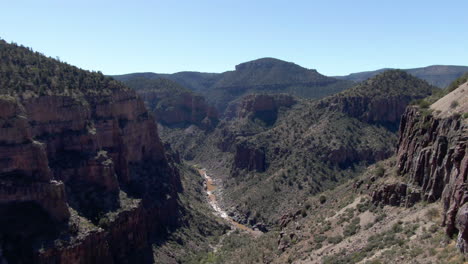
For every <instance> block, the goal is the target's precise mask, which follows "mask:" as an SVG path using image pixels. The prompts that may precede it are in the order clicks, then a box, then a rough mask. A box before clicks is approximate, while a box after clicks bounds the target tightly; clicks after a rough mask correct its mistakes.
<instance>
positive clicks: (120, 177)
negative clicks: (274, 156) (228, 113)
mask: <svg viewBox="0 0 468 264" xmlns="http://www.w3.org/2000/svg"><path fill="white" fill-rule="evenodd" d="M0 52H1V53H2V54H7V55H5V56H6V58H7V59H5V60H3V61H2V63H0V66H2V67H4V68H5V69H7V71H6V72H2V73H1V75H0V81H2V83H3V86H2V88H1V89H0V126H1V129H0V213H1V214H2V215H3V216H5V217H2V219H0V222H1V223H0V251H1V252H2V254H1V255H2V257H4V258H5V259H6V260H7V261H8V263H31V262H37V263H99V262H101V263H128V262H138V263H145V262H146V263H147V262H153V261H154V260H153V259H152V251H151V242H152V241H154V240H155V239H158V238H161V237H162V236H163V235H164V232H166V230H167V229H170V228H171V227H173V226H174V225H176V224H177V220H176V215H177V212H178V204H177V193H178V192H179V191H180V190H181V185H180V179H179V175H178V171H177V170H176V169H175V167H174V166H172V165H171V164H172V161H171V160H170V159H171V158H170V157H169V158H168V157H166V154H165V150H164V147H163V145H162V143H161V141H160V139H159V136H158V132H157V126H156V123H155V122H154V119H153V118H152V116H151V115H150V114H149V113H148V111H147V110H146V108H145V105H144V103H143V101H142V100H141V99H139V98H138V97H137V95H136V93H135V92H134V91H133V90H130V89H129V88H126V87H125V86H123V85H121V84H119V83H117V82H115V81H113V80H111V79H106V78H105V77H104V76H102V74H97V73H90V72H85V71H81V70H79V69H77V68H74V67H72V66H69V65H65V64H62V63H59V62H57V61H54V60H52V59H49V58H45V57H43V56H42V55H40V54H37V53H32V52H30V51H29V50H27V49H25V48H20V47H16V46H13V45H8V44H5V43H3V42H1V43H0ZM16 53H18V54H23V55H22V56H20V55H18V56H17V57H11V58H10V57H8V56H13V55H15V54H16ZM12 54H13V55H12ZM5 56H4V57H5ZM19 58H22V59H19ZM8 59H11V60H8ZM5 65H7V66H5ZM41 67H43V68H41ZM12 69H17V70H15V71H13V70H12ZM51 69H53V70H55V71H56V72H55V73H54V72H52V73H51ZM53 70H52V71H53ZM38 71H43V72H40V74H39V75H38V74H37V72H38ZM18 72H19V73H20V74H18ZM41 74H42V75H41ZM41 76H42V77H41ZM67 76H68V77H67ZM41 78H42V79H41ZM29 80H35V81H34V82H35V84H34V85H31V82H29ZM12 83H13V84H15V83H16V85H17V86H12V85H11V84H12ZM44 89H45V90H44ZM0 259H1V257H0Z"/></svg>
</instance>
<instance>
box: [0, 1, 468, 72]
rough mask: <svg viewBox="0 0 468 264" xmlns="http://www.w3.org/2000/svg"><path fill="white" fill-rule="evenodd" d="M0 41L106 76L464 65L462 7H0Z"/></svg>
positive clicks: (467, 21) (466, 38)
mask: <svg viewBox="0 0 468 264" xmlns="http://www.w3.org/2000/svg"><path fill="white" fill-rule="evenodd" d="M0 4H1V6H2V12H1V13H2V15H1V16H0V25H1V26H0V37H1V38H3V39H5V40H7V41H14V42H17V43H19V44H23V45H25V46H29V47H32V48H33V49H34V50H37V51H40V52H42V53H44V54H46V55H48V56H52V57H57V56H58V57H60V59H61V60H63V61H66V62H68V63H70V64H73V65H76V66H78V67H81V68H83V69H88V70H96V71H97V70H100V71H102V72H103V73H105V74H122V73H129V72H146V71H150V72H165V73H173V72H178V71H185V70H193V71H203V72H223V71H227V70H232V69H234V66H235V65H236V64H239V63H241V62H245V61H249V60H252V59H257V58H261V57H275V58H279V59H283V60H286V61H292V62H295V63H297V64H299V65H301V66H303V67H306V68H312V69H317V70H318V71H319V72H321V73H323V74H326V75H344V74H348V73H351V72H358V71H365V70H374V69H378V68H383V67H395V68H411V67H420V66H427V65H432V64H451V65H468V34H467V32H468V1H467V0H445V1H440V0H439V1H433V0H425V1H422V0H405V1H403V0H392V1H390V0H380V1H377V0H373V1H371V0H353V1H351V0H341V1H338V0H327V1H325V0H323V1H319V0H317V1H314V0H308V1H306V0H304V1H294V0H289V1H277V0H269V1H263V0H259V1H254V0H250V1H244V0H236V1H230V0H218V1H214V0H192V1H178V0H172V1H159V0H154V1H141V0H134V1H118V0H115V1H107V0H106V1H99V0H95V1H88V0H81V1H63V0H61V1H52V0H50V1H48V0H43V1H23V0H14V1H12V0H0Z"/></svg>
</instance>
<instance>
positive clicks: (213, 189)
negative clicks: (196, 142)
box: [199, 169, 262, 236]
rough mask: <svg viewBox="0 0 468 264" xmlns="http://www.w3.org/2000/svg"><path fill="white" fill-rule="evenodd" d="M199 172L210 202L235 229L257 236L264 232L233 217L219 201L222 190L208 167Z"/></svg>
mask: <svg viewBox="0 0 468 264" xmlns="http://www.w3.org/2000/svg"><path fill="white" fill-rule="evenodd" d="M199 173H200V175H202V176H203V178H204V179H205V183H204V185H205V192H206V195H207V196H208V202H209V204H210V206H211V207H212V208H213V210H214V211H215V212H216V214H217V215H218V216H220V217H222V218H224V219H225V220H226V221H227V222H228V223H229V224H230V226H231V227H232V228H234V229H239V230H242V231H246V232H248V233H250V234H252V235H255V236H258V235H261V234H262V232H261V231H258V230H254V229H252V228H250V227H248V226H246V225H243V224H241V223H239V222H236V221H235V220H234V219H233V218H231V217H230V216H229V214H228V213H227V212H226V211H225V210H224V209H223V208H222V207H221V206H220V205H219V203H218V198H217V195H219V194H220V193H221V192H220V191H219V189H218V186H217V184H216V183H215V181H214V180H213V178H211V177H210V176H208V173H207V170H206V169H200V170H199Z"/></svg>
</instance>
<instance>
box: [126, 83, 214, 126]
mask: <svg viewBox="0 0 468 264" xmlns="http://www.w3.org/2000/svg"><path fill="white" fill-rule="evenodd" d="M124 83H125V84H126V85H128V86H129V87H131V88H133V89H135V90H136V92H137V94H138V95H139V96H140V97H141V98H142V99H143V101H144V102H145V104H146V106H147V107H148V109H149V110H150V111H151V112H152V113H154V116H155V119H156V121H157V122H159V123H161V124H162V125H165V126H168V127H187V126H190V125H192V124H193V125H196V126H198V127H200V128H202V129H212V128H214V127H215V126H216V124H217V122H218V113H217V111H216V109H214V108H213V107H211V106H209V105H208V104H207V103H206V102H205V99H204V98H203V97H202V96H200V95H196V94H195V93H194V92H192V91H190V90H188V89H186V88H184V87H182V86H180V85H179V84H177V83H176V82H173V81H171V80H167V79H162V78H158V79H148V78H144V77H132V78H128V79H126V80H125V81H124Z"/></svg>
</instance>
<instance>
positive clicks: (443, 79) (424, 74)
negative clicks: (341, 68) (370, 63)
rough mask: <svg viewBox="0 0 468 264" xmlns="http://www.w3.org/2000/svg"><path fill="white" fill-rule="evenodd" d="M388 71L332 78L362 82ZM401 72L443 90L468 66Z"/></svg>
mask: <svg viewBox="0 0 468 264" xmlns="http://www.w3.org/2000/svg"><path fill="white" fill-rule="evenodd" d="M389 69H390V68H383V69H379V70H375V71H365V72H356V73H351V74H349V75H346V76H334V77H335V78H337V79H341V80H348V81H354V82H362V81H364V80H367V79H369V78H371V77H373V76H375V75H377V74H379V73H381V72H384V71H386V70H389ZM402 70H403V71H406V72H407V73H409V74H411V75H414V76H416V77H418V78H420V79H423V80H425V81H427V82H428V83H430V84H432V85H435V86H437V87H439V88H445V87H447V86H448V85H449V84H450V83H451V82H453V81H454V80H456V79H457V78H459V77H460V76H462V75H463V74H464V73H466V72H468V66H454V65H431V66H427V67H421V68H412V69H402Z"/></svg>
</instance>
